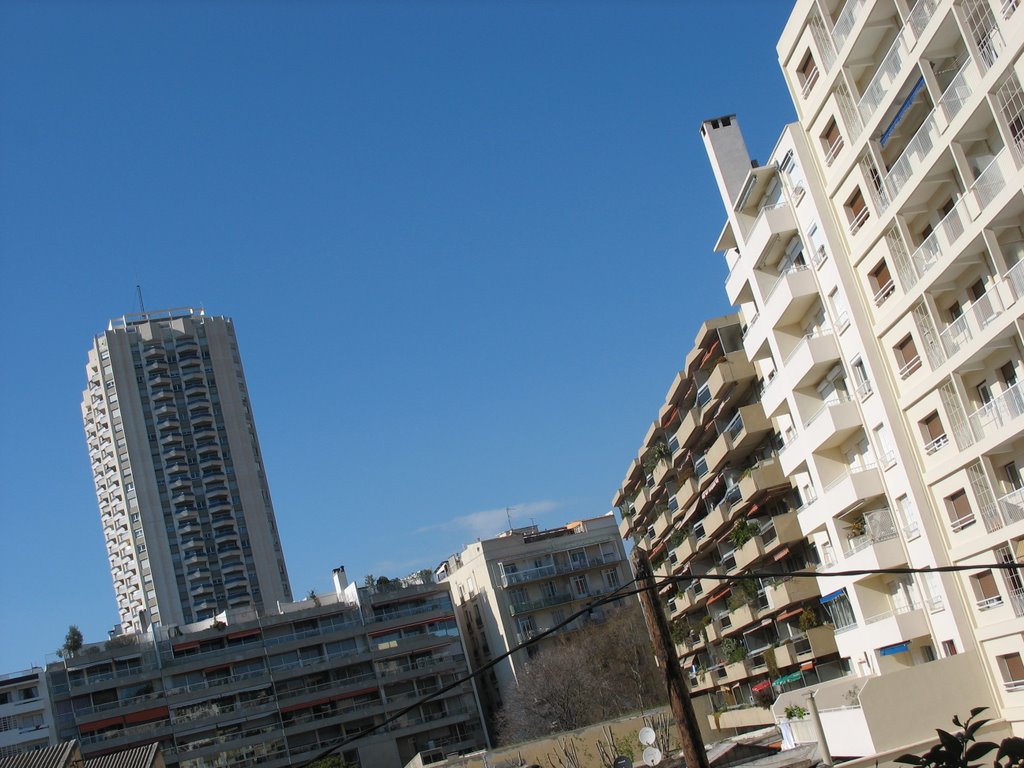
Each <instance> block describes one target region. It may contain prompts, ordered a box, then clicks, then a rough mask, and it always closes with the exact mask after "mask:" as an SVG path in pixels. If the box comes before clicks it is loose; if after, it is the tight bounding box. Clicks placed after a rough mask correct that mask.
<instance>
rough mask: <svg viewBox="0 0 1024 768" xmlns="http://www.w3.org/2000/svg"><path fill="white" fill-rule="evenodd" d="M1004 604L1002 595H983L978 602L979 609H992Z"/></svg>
mask: <svg viewBox="0 0 1024 768" xmlns="http://www.w3.org/2000/svg"><path fill="white" fill-rule="evenodd" d="M1002 604H1003V596H1002V595H993V596H992V597H983V598H982V599H981V600H979V601H978V602H977V605H978V610H979V611H991V610H992V609H993V608H998V607H999V606H1000V605H1002Z"/></svg>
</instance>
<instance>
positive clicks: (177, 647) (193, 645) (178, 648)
mask: <svg viewBox="0 0 1024 768" xmlns="http://www.w3.org/2000/svg"><path fill="white" fill-rule="evenodd" d="M198 647H199V641H198V640H196V641H195V642H192V643H181V644H179V645H172V646H171V650H173V651H174V652H175V653H177V652H178V651H191V650H192V649H193V648H198Z"/></svg>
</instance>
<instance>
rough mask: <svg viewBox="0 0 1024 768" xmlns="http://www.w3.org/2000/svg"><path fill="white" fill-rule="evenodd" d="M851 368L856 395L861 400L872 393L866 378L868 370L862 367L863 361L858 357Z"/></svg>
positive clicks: (868, 380)
mask: <svg viewBox="0 0 1024 768" xmlns="http://www.w3.org/2000/svg"><path fill="white" fill-rule="evenodd" d="M851 367H852V368H853V381H854V383H855V384H856V386H857V394H858V395H859V396H860V399H861V400H863V399H864V398H866V397H867V396H868V395H870V394H871V391H872V390H871V380H870V379H869V378H868V369H867V368H866V367H865V366H864V361H863V360H862V359H860V358H859V357H858V358H857V359H856V360H854V361H853V364H852V365H851Z"/></svg>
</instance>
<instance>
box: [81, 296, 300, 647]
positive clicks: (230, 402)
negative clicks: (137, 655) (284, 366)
mask: <svg viewBox="0 0 1024 768" xmlns="http://www.w3.org/2000/svg"><path fill="white" fill-rule="evenodd" d="M86 378H87V381H88V386H87V387H86V389H85V391H84V392H83V393H82V417H83V420H84V423H85V434H86V440H87V443H88V448H89V457H90V459H91V462H92V471H93V479H94V481H95V484H96V497H97V500H98V502H99V508H100V519H101V520H102V523H103V533H104V538H105V539H106V544H107V555H108V558H109V560H110V573H111V576H112V577H113V581H114V591H115V593H116V598H117V608H118V613H119V616H120V620H121V626H122V627H123V629H124V630H125V631H144V630H145V629H147V628H148V627H149V626H150V625H152V624H165V625H170V624H174V625H180V624H189V623H192V622H195V621H201V620H204V619H208V618H210V617H212V616H214V615H215V614H217V613H220V612H222V611H224V610H227V609H230V608H244V607H250V606H251V607H254V608H257V609H262V608H264V607H273V606H275V605H276V604H277V603H278V602H279V601H281V602H287V601H289V600H291V588H290V587H289V584H288V573H287V571H286V569H285V562H284V555H283V553H282V551H281V541H280V538H279V536H278V532H277V524H276V521H275V518H274V509H273V505H272V504H271V501H270V489H269V486H268V484H267V477H266V472H265V470H264V467H263V458H262V453H261V452H260V446H259V440H258V438H257V436H256V426H255V423H254V421H253V413H252V405H251V403H250V401H249V395H248V390H247V388H246V384H245V374H244V372H243V370H242V361H241V357H240V355H239V351H238V341H237V339H236V337H235V330H234V325H233V323H232V321H231V320H230V319H229V318H225V317H212V316H207V315H206V314H205V313H204V312H203V311H202V310H196V309H190V308H186V309H171V310H163V311H159V312H147V313H142V314H137V315H125V316H123V317H120V318H117V319H115V320H112V321H111V322H110V324H109V325H108V327H107V330H106V332H104V333H103V334H100V335H98V336H96V337H95V339H94V340H93V345H92V348H91V349H90V350H89V360H88V363H87V365H86Z"/></svg>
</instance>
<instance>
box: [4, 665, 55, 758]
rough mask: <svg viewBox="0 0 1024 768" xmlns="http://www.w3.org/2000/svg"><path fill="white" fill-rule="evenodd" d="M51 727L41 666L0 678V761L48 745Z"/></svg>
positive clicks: (44, 679)
mask: <svg viewBox="0 0 1024 768" xmlns="http://www.w3.org/2000/svg"><path fill="white" fill-rule="evenodd" d="M52 725H53V716H52V715H51V713H50V699H49V697H48V696H47V693H46V675H45V674H44V672H43V669H42V667H33V668H32V669H26V670H22V671H20V672H10V673H8V674H6V675H0V758H2V757H8V756H10V755H15V754H17V753H19V752H29V751H32V750H37V749H42V748H43V747H46V746H48V745H49V744H50V738H51V736H50V732H51V727H52Z"/></svg>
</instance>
